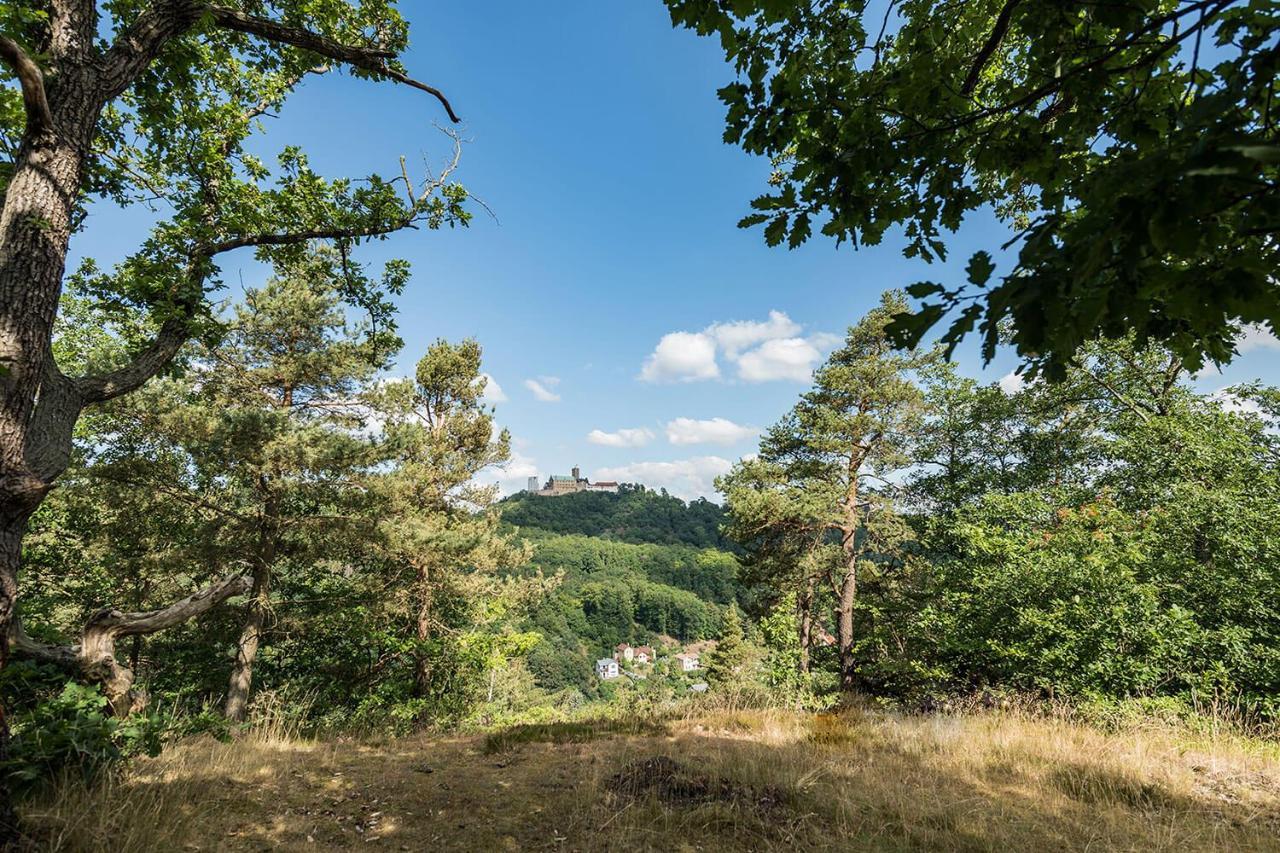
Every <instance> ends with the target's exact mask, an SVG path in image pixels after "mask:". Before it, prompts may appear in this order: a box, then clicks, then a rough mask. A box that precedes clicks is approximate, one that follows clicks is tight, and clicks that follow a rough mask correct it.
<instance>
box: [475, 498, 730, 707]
mask: <svg viewBox="0 0 1280 853" xmlns="http://www.w3.org/2000/svg"><path fill="white" fill-rule="evenodd" d="M500 508H501V511H502V518H503V521H504V522H505V523H507V524H511V525H513V526H516V527H518V528H519V529H520V535H521V536H522V537H524V538H527V539H529V540H530V541H532V542H533V543H534V556H533V559H532V561H531V564H530V568H531V569H533V568H536V569H538V570H540V571H542V572H543V573H545V574H547V575H556V574H559V575H560V576H561V579H562V583H561V585H560V586H559V587H558V588H557V589H556V590H555V592H553V593H552V594H551V595H550V596H548V597H547V598H546V599H545V600H544V601H542V602H541V603H540V604H539V605H538V607H537V608H536V609H535V610H534V612H533V613H532V614H531V615H530V618H529V620H528V622H527V623H526V625H525V628H526V629H527V630H531V631H536V632H537V633H538V634H540V635H541V637H542V640H541V641H540V642H539V643H538V644H537V645H536V646H535V647H534V648H533V650H532V651H531V652H530V654H529V658H528V666H529V670H530V672H531V673H532V675H533V677H534V680H535V682H536V684H537V685H538V686H539V687H541V688H543V689H546V690H553V691H554V690H563V689H573V690H576V691H580V693H581V694H582V695H584V696H586V697H587V698H596V697H597V695H598V685H597V683H596V679H595V676H594V673H593V669H592V664H593V662H594V661H595V659H596V658H599V657H601V656H606V655H609V654H611V653H612V650H613V647H614V645H615V644H617V643H619V642H622V641H626V642H631V643H637V644H639V643H654V644H655V645H660V644H661V638H664V637H665V638H670V639H671V640H673V641H676V642H680V643H688V642H695V641H698V640H704V639H707V638H710V637H714V636H715V635H716V632H717V631H718V630H719V627H720V617H721V614H722V612H723V609H724V607H725V606H726V605H728V604H729V603H730V602H731V601H737V602H739V604H742V603H744V600H745V593H744V591H743V589H742V587H741V585H740V584H739V582H738V560H737V558H736V557H735V556H734V555H733V554H732V553H730V552H729V548H728V543H727V541H726V540H725V539H723V537H721V535H720V524H721V521H722V520H723V516H724V513H723V511H722V510H721V509H720V507H719V506H717V505H716V504H713V503H711V502H710V501H707V500H697V501H693V502H692V503H685V502H684V501H682V500H680V499H679V498H674V497H671V496H670V495H668V494H665V493H660V492H652V491H648V490H647V489H644V488H642V487H638V486H624V487H622V489H621V490H620V491H619V492H618V494H611V493H608V492H577V493H574V494H569V495H562V496H559V497H539V496H537V495H530V494H527V493H521V494H518V495H514V496H512V497H510V498H507V499H506V500H504V501H502V502H501V504H500Z"/></svg>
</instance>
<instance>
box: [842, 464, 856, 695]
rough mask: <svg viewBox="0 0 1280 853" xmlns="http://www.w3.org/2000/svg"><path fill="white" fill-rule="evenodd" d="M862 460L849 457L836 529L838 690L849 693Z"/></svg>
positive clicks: (852, 685) (852, 668)
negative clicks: (840, 558) (839, 559)
mask: <svg viewBox="0 0 1280 853" xmlns="http://www.w3.org/2000/svg"><path fill="white" fill-rule="evenodd" d="M861 465H862V457H861V456H860V455H858V454H853V455H852V456H850V460H849V483H848V486H847V487H846V490H845V497H844V505H843V510H844V523H843V525H842V526H841V528H840V548H841V551H842V552H843V553H844V576H843V577H842V578H841V579H840V583H839V588H838V589H837V590H836V642H837V644H838V645H839V647H840V690H841V692H844V693H852V692H853V691H854V689H855V687H856V685H857V672H856V669H857V665H856V664H855V662H854V658H853V606H854V604H855V603H856V602H857V599H858V528H859V527H860V525H859V523H858V522H859V520H860V519H859V513H858V469H859V468H860V467H861Z"/></svg>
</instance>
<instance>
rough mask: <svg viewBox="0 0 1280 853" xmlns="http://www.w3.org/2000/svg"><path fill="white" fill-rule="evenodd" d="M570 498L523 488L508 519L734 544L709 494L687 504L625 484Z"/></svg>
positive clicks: (663, 540)
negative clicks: (540, 494)
mask: <svg viewBox="0 0 1280 853" xmlns="http://www.w3.org/2000/svg"><path fill="white" fill-rule="evenodd" d="M564 497H567V498H568V499H567V500H563V501H560V500H556V501H546V500H541V499H539V498H538V497H537V496H536V495H531V494H529V493H527V492H517V493H516V494H514V495H512V496H511V497H509V498H505V499H504V500H503V501H502V502H501V504H500V507H501V509H502V517H503V520H505V521H506V522H507V523H509V524H513V525H515V526H517V527H534V528H537V529H539V530H544V531H548V532H551V533H572V534H576V535H579V536H595V537H598V538H601V539H615V540H617V541H619V542H632V543H637V542H649V543H655V544H670V545H693V546H695V547H699V548H725V547H731V543H729V541H728V540H727V539H725V537H724V535H723V534H722V533H721V531H720V525H721V523H722V522H723V520H724V513H723V512H722V511H721V509H720V507H719V506H717V505H716V504H714V503H712V502H711V501H709V500H707V499H706V498H698V499H697V500H694V501H691V502H689V503H687V504H686V503H685V502H684V501H682V500H680V499H679V498H676V497H672V496H671V495H668V494H665V490H664V493H662V494H657V493H654V492H652V491H648V490H646V489H645V487H644V486H643V485H635V484H630V483H624V484H622V485H621V486H620V488H619V491H618V493H617V494H613V493H610V492H577V493H574V494H571V495H567V496H564Z"/></svg>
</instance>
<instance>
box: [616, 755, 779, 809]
mask: <svg viewBox="0 0 1280 853" xmlns="http://www.w3.org/2000/svg"><path fill="white" fill-rule="evenodd" d="M605 787H606V789H607V790H608V791H609V793H610V794H611V795H612V796H613V797H616V798H621V799H628V800H630V799H637V798H640V797H643V796H646V795H651V796H654V797H657V798H658V799H659V800H661V801H662V802H664V803H666V804H667V805H672V806H688V805H699V804H702V803H709V802H721V803H735V804H738V805H747V806H751V807H753V808H756V809H759V810H760V811H763V812H770V811H773V810H774V809H777V808H778V807H780V806H782V805H784V803H785V800H786V795H785V793H784V792H783V791H782V790H781V789H779V788H776V787H773V786H772V785H769V786H765V787H764V788H761V789H759V790H757V789H754V788H749V787H743V786H741V785H735V784H734V783H732V782H730V781H729V780H728V779H721V778H714V777H707V776H703V775H699V774H697V773H695V772H694V771H693V770H691V769H690V768H689V767H688V766H687V765H685V764H682V763H681V762H679V761H676V760H675V759H674V758H670V757H668V756H665V755H655V756H653V757H651V758H644V759H640V760H638V761H633V762H631V763H630V764H628V765H627V766H626V767H624V768H622V770H621V771H619V772H618V773H615V774H614V775H613V776H611V777H609V780H608V782H607V783H606V785H605Z"/></svg>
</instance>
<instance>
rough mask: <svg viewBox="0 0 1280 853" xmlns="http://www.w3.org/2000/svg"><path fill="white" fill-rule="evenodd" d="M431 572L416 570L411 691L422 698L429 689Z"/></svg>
mask: <svg viewBox="0 0 1280 853" xmlns="http://www.w3.org/2000/svg"><path fill="white" fill-rule="evenodd" d="M430 584H431V573H430V572H429V571H428V570H427V569H425V568H423V569H419V570H418V590H419V592H418V594H419V599H418V619H417V625H416V626H415V627H416V632H415V635H416V638H417V640H418V647H417V648H416V649H415V650H414V652H413V692H414V695H415V696H416V697H417V698H419V699H422V698H424V697H425V696H426V695H427V692H428V691H429V690H430V689H431V658H430V657H429V656H428V655H427V642H428V641H429V640H430V639H431V620H432V604H433V601H432V595H431V586H430Z"/></svg>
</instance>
